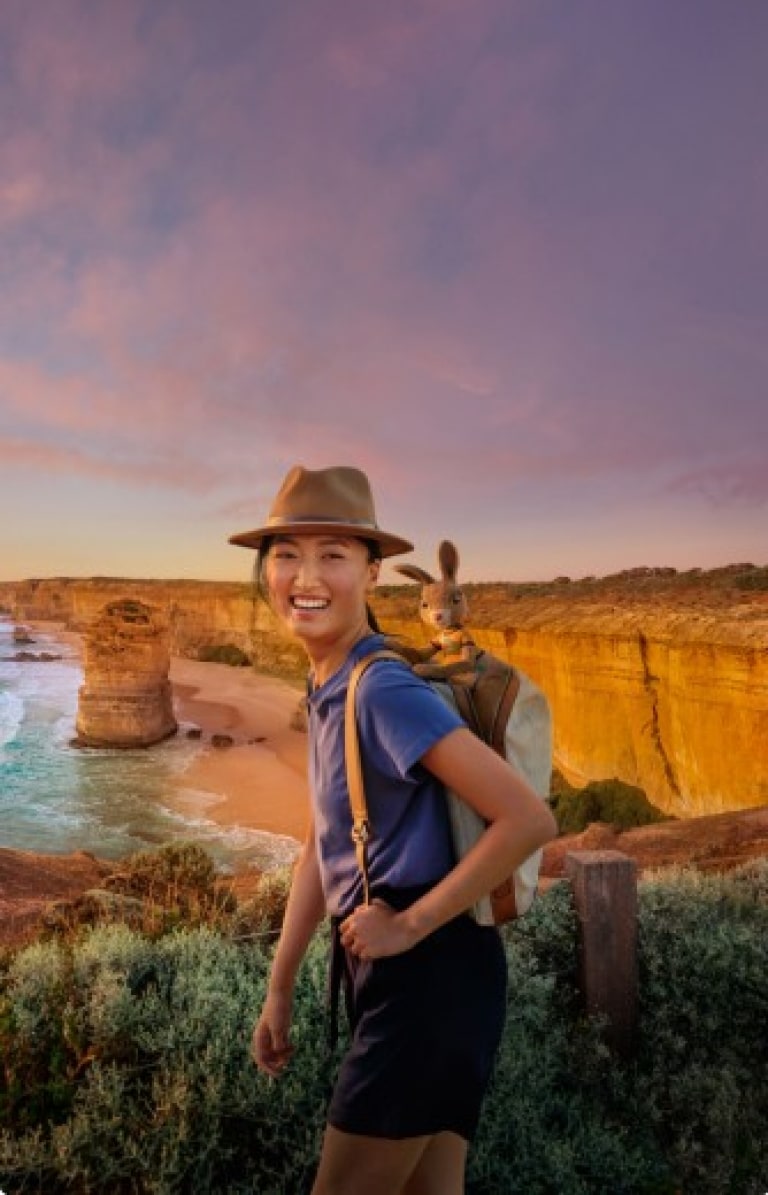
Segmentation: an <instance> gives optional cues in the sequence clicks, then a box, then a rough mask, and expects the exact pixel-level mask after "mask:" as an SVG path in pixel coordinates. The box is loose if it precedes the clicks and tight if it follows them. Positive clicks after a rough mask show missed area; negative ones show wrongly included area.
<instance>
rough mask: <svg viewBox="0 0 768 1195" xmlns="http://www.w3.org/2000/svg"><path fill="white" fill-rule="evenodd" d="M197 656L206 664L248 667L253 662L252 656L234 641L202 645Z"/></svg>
mask: <svg viewBox="0 0 768 1195" xmlns="http://www.w3.org/2000/svg"><path fill="white" fill-rule="evenodd" d="M197 658H198V660H201V661H202V662H203V663H205V664H229V665H230V666H231V667H232V668H248V667H250V664H251V660H250V656H248V655H247V653H246V652H244V651H243V650H242V648H240V647H237V646H236V645H235V644H234V643H219V644H212V645H211V646H209V647H201V648H200V650H199V651H198V653H197Z"/></svg>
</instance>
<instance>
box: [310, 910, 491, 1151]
mask: <svg viewBox="0 0 768 1195" xmlns="http://www.w3.org/2000/svg"><path fill="white" fill-rule="evenodd" d="M424 891H425V889H423V888H420V889H405V890H403V889H400V890H391V889H383V890H380V891H377V892H374V893H373V895H374V896H378V897H380V898H381V899H382V900H385V901H386V902H387V903H388V904H390V905H392V906H393V907H394V908H397V909H404V908H407V907H408V905H410V904H412V903H413V902H414V901H415V900H417V899H418V898H419V896H421V895H422V894H423V893H424ZM340 949H341V963H342V966H343V974H342V982H343V986H344V994H345V999H346V1005H347V1013H348V1017H349V1022H350V1029H351V1033H352V1040H351V1043H350V1047H349V1049H348V1050H347V1053H346V1054H345V1056H344V1058H343V1060H342V1063H341V1067H340V1070H339V1074H338V1078H337V1081H336V1086H335V1088H334V1092H333V1095H332V1097H331V1103H330V1107H329V1111H328V1123H329V1124H331V1125H333V1127H334V1128H337V1129H340V1130H342V1131H343V1132H346V1133H358V1134H365V1135H366V1136H371V1137H387V1138H403V1137H421V1136H432V1135H433V1134H434V1133H440V1132H453V1133H458V1134H459V1136H461V1137H464V1138H465V1139H466V1140H468V1141H469V1140H471V1139H472V1137H473V1136H474V1134H475V1131H476V1129H477V1123H478V1119H479V1116H480V1107H481V1104H482V1101H483V1096H484V1094H485V1090H486V1088H487V1086H488V1081H489V1079H490V1076H491V1071H492V1068H493V1061H494V1057H495V1054H496V1050H497V1048H498V1045H499V1040H500V1038H501V1033H502V1029H503V1026H504V1013H505V1007H506V983H507V969H506V960H505V957H504V950H503V947H502V943H501V938H500V937H499V933H498V931H497V930H496V929H494V928H493V927H492V926H479V925H477V923H476V922H475V921H474V920H473V919H472V918H471V917H470V916H469V915H468V914H467V915H462V916H460V917H457V918H456V919H455V920H453V921H450V922H449V923H448V924H447V925H444V926H441V928H440V929H438V930H436V931H435V932H434V933H432V934H430V935H429V936H428V937H427V938H425V939H423V941H421V942H419V943H418V945H416V946H414V947H413V948H412V949H411V950H408V951H406V953H404V954H398V955H394V956H393V957H391V958H383V959H374V960H373V961H363V960H361V959H358V958H356V957H355V956H354V955H351V954H349V953H347V952H346V951H344V950H343V948H340Z"/></svg>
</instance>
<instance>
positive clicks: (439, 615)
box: [421, 581, 467, 631]
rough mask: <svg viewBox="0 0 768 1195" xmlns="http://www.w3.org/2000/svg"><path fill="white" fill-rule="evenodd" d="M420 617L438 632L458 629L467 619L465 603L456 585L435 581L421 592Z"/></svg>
mask: <svg viewBox="0 0 768 1195" xmlns="http://www.w3.org/2000/svg"><path fill="white" fill-rule="evenodd" d="M421 617H422V620H423V621H424V622H425V623H426V624H427V626H430V627H434V628H435V629H436V630H438V631H442V630H445V629H446V628H447V627H460V626H461V625H462V623H463V622H464V621H465V620H466V617H467V601H466V598H465V597H464V594H463V593H462V592H461V590H460V589H459V588H458V586H457V585H453V584H446V583H445V582H442V581H435V583H434V584H433V585H425V586H424V588H423V589H422V591H421Z"/></svg>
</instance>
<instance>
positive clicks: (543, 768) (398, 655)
mask: <svg viewBox="0 0 768 1195" xmlns="http://www.w3.org/2000/svg"><path fill="white" fill-rule="evenodd" d="M414 655H415V653H413V652H412V651H410V650H409V648H408V647H407V646H406V645H405V644H402V643H400V642H399V641H398V640H394V639H391V638H390V639H387V641H386V648H384V649H382V650H379V651H374V652H371V654H370V655H368V656H364V657H363V659H361V660H359V661H358V663H357V664H356V665H355V667H354V668H353V669H352V673H351V675H350V678H349V685H348V688H347V698H346V709H345V719H344V747H345V760H346V769H347V786H348V789H349V797H350V804H351V807H352V821H353V829H352V839H353V841H354V843H355V851H356V854H357V861H358V866H359V867H360V870H361V872H362V875H363V891H364V898H365V900H366V903H367V901H368V863H367V844H368V842H369V841H370V838H371V836H372V833H373V831H374V829H375V828H374V827H372V826H371V825H370V822H369V820H368V810H367V805H366V800H365V789H364V786H363V773H362V765H361V761H360V744H359V739H358V734H357V715H356V708H355V699H356V693H357V686H358V684H359V681H360V678H361V677H362V675H363V673H364V672H365V671H366V669H367V668H368V667H370V665H371V664H373V663H375V661H376V660H382V659H386V660H393V659H394V660H399V661H400V662H401V663H403V664H405V665H407V666H409V667H413V670H414V672H415V673H416V674H417V675H421V676H422V677H423V679H424V680H425V681H426V682H427V684H429V685H430V686H431V687H432V688H433V689H434V690H435V691H436V692H437V693H439V695H440V696H441V698H442V699H443V700H444V701H445V702H447V704H448V705H450V706H451V707H452V708H453V709H455V710H456V711H457V713H458V714H459V716H460V717H461V719H462V720H463V721H464V723H465V724H466V725H467V726H468V727H469V729H470V730H472V731H473V732H474V733H475V734H476V735H478V736H479V738H481V739H482V740H483V742H485V743H487V744H488V745H489V746H490V747H492V748H493V749H494V751H497V752H498V754H499V755H501V756H502V757H503V758H504V759H506V760H507V761H508V762H509V763H510V764H511V765H512V766H513V767H514V768H515V770H516V771H517V772H519V773H520V775H521V776H523V777H524V779H525V780H526V781H527V782H528V784H530V786H531V788H532V789H533V790H534V792H536V793H537V794H538V796H539V797H541V799H542V800H546V799H547V798H548V796H549V786H550V779H551V775H552V722H551V717H550V711H549V704H548V702H547V699H546V697H545V696H544V694H543V693H542V691H541V689H539V688H538V687H537V686H536V685H535V684H534V683H533V681H532V680H530V678H529V677H527V676H526V675H525V674H524V673H523V672H521V671H520V670H519V669H517V668H513V667H512V666H511V665H510V664H506V663H504V661H503V660H499V659H498V658H497V657H496V656H492V655H490V654H489V653H488V652H485V651H480V650H477V649H476V650H475V652H474V658H473V659H472V661H471V662H469V663H465V664H462V665H461V666H460V668H457V667H456V666H455V665H450V666H447V667H442V668H441V667H440V666H439V665H435V664H431V663H430V664H427V665H424V664H418V663H417V664H414V663H413V659H414ZM446 796H447V801H448V816H449V820H450V826H451V834H452V838H453V846H454V850H455V852H456V857H457V859H460V858H462V857H463V856H464V855H466V854H467V852H468V851H469V850H470V848H471V847H472V846H473V845H474V844H475V843H476V842H477V840H478V838H479V837H480V835H481V834H482V833H483V831H484V830H485V822H484V821H483V819H482V818H481V817H480V816H479V814H477V813H476V812H475V810H474V809H472V808H470V806H469V805H467V804H466V803H465V802H464V801H462V800H461V798H460V797H458V796H457V795H456V793H454V792H452V791H451V790H450V789H447V790H446ZM541 854H542V852H541V850H537V851H535V852H534V853H533V854H532V855H530V856H529V858H527V859H526V860H525V861H524V862H523V863H521V864H520V866H519V867H517V868H516V869H515V871H514V872H513V873H512V875H510V876H509V877H508V878H507V879H506V880H505V881H504V883H503V884H501V885H500V886H499V887H498V888H495V889H494V890H493V892H490V893H489V894H488V896H486V897H483V898H482V899H481V900H480V901H478V902H477V904H476V905H475V906H474V908H473V910H472V914H473V916H474V918H475V920H476V921H477V922H478V923H479V924H480V925H502V924H503V923H504V922H507V921H512V920H514V919H515V918H516V917H520V916H522V914H523V913H525V912H527V910H528V909H529V908H530V906H531V904H532V902H533V899H534V896H535V895H536V888H537V885H538V877H539V867H540V865H541Z"/></svg>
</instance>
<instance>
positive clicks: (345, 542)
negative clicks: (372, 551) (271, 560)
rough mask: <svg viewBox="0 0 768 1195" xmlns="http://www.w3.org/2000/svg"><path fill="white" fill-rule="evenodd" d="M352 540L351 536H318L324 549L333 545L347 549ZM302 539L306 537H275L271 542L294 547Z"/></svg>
mask: <svg viewBox="0 0 768 1195" xmlns="http://www.w3.org/2000/svg"><path fill="white" fill-rule="evenodd" d="M354 538H355V537H354V536H351V535H350V536H346V537H345V536H340V535H328V536H326V535H323V536H318V539H319V541H320V544H321V546H322V547H324V548H329V547H333V545H334V544H337V545H338V546H339V547H342V548H344V547H349V545H350V544H351V543H353V542H354ZM302 539H306V536H304V535H276V536H275V537H274V539H273V541H272V542H273V543H275V544H295V545H296V546H299V544H300V543H301V540H302Z"/></svg>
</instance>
